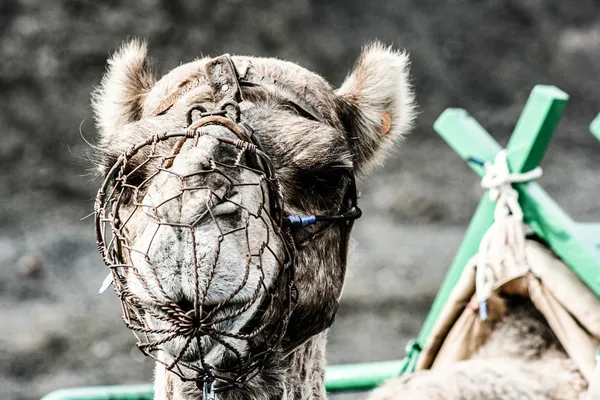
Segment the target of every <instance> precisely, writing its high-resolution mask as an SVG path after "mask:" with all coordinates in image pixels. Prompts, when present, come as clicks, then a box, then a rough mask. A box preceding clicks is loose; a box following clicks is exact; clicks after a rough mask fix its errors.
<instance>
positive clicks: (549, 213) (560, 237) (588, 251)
mask: <svg viewBox="0 0 600 400" xmlns="http://www.w3.org/2000/svg"><path fill="white" fill-rule="evenodd" d="M568 99H569V96H568V95H567V94H566V93H565V92H563V91H561V90H560V89H558V88H556V87H554V86H545V85H538V86H536V87H535V88H534V89H533V91H532V92H531V95H530V97H529V99H528V101H527V103H526V105H525V108H524V109H523V113H522V114H521V117H520V118H519V121H518V122H517V125H516V126H515V129H514V131H513V135H512V137H511V139H510V141H509V142H508V145H507V147H506V151H507V159H508V164H509V167H510V169H511V172H526V171H530V170H532V169H534V168H535V167H537V166H538V165H539V164H540V163H541V161H542V159H543V157H544V153H545V152H546V149H547V148H548V145H549V143H550V139H551V138H552V134H553V133H554V130H555V128H556V126H557V124H558V122H559V120H560V117H561V116H562V113H563V110H564V108H565V106H566V104H567V101H568ZM433 127H434V129H435V130H436V132H437V133H438V134H439V135H440V136H441V137H442V138H443V139H444V140H445V141H446V142H447V143H448V144H449V145H450V147H451V148H452V149H454V150H455V151H456V152H457V153H458V155H459V156H460V157H461V158H462V159H464V160H466V159H468V158H469V157H476V158H478V159H481V160H485V161H490V162H493V161H494V157H495V155H496V154H497V153H498V152H499V151H500V150H501V147H500V145H499V144H498V143H497V142H496V141H495V140H494V139H493V138H492V137H491V136H490V134H489V133H488V132H487V131H486V130H485V129H484V128H483V127H482V126H481V125H480V124H479V123H478V122H477V121H476V120H475V119H474V118H473V117H471V116H470V115H469V114H468V113H467V112H466V111H465V110H462V109H447V110H446V111H444V112H443V113H442V115H440V117H439V118H438V119H437V121H436V122H435V123H434V125H433ZM590 130H591V131H592V133H593V134H594V135H595V136H596V137H598V139H600V114H599V115H598V117H596V119H595V120H594V121H593V122H592V124H591V125H590ZM469 165H470V166H471V168H472V169H473V170H474V171H475V172H476V173H477V174H478V175H479V176H483V173H484V170H483V168H482V167H481V166H480V165H477V164H474V163H470V164H469ZM515 188H516V190H517V192H518V193H519V203H520V205H521V207H522V209H523V214H524V221H525V223H527V224H528V225H529V226H530V227H531V228H532V230H533V231H534V232H535V234H536V235H538V236H539V237H540V238H541V239H542V240H543V241H545V242H546V243H547V244H548V245H549V246H550V247H551V248H552V250H553V251H554V252H555V253H556V254H557V255H558V256H559V257H560V258H561V259H562V260H563V261H564V262H565V263H566V264H567V265H568V266H569V267H570V268H571V269H572V270H573V271H574V272H575V273H576V274H577V276H579V278H580V279H581V280H582V281H583V282H585V284H586V285H587V286H588V287H589V288H590V289H591V290H592V292H594V293H595V294H596V295H597V296H599V297H600V279H599V277H600V223H580V222H575V221H573V220H572V219H571V218H570V217H569V216H568V215H567V213H565V212H564V211H563V210H562V209H561V208H560V206H559V205H558V204H557V203H555V202H554V200H552V198H551V197H550V196H549V195H548V194H547V193H546V192H545V191H544V190H543V189H542V187H541V186H540V185H539V184H538V183H536V182H531V183H520V184H515ZM494 207H495V204H494V203H493V202H492V201H490V200H489V199H488V196H487V193H485V194H484V195H483V196H482V198H481V201H480V202H479V206H478V207H477V210H476V211H475V214H474V216H473V219H472V220H471V223H470V224H469V227H468V228H467V231H466V233H465V236H464V238H463V241H462V243H461V245H460V247H459V249H458V252H457V254H456V256H455V258H454V260H453V262H452V265H451V266H450V269H449V270H448V273H447V275H446V278H445V279H444V282H443V283H442V286H441V287H440V290H439V291H438V294H437V296H436V298H435V301H434V303H433V305H432V307H431V310H430V311H429V314H428V316H427V318H426V320H425V323H424V324H423V327H422V328H421V331H420V333H419V336H418V338H417V339H416V340H413V341H411V342H410V343H409V344H408V346H407V356H406V358H405V359H403V360H393V361H383V362H373V363H362V364H347V365H335V366H330V367H328V368H327V371H326V374H325V380H326V387H327V390H328V391H329V392H339V391H355V390H367V389H372V388H374V387H376V386H378V385H379V384H381V383H382V382H383V381H384V380H387V379H390V378H393V377H397V376H400V375H402V374H405V373H410V372H412V371H414V368H415V364H416V362H417V359H418V357H419V355H420V352H421V348H422V344H424V343H426V342H427V339H428V337H429V335H430V334H431V330H432V328H433V325H434V324H435V321H436V320H437V318H438V316H439V314H440V312H441V310H442V308H443V306H444V304H445V303H446V301H447V299H448V297H449V296H450V293H451V291H452V289H453V288H454V286H455V285H456V282H457V281H458V279H459V277H460V276H461V274H462V271H463V269H464V267H465V266H466V264H467V262H468V260H469V259H470V258H471V257H473V256H474V255H475V254H476V253H477V250H478V247H479V243H480V241H481V239H482V237H483V235H484V233H485V232H486V231H487V229H488V228H489V227H490V226H491V224H492V223H493V220H494V219H493V216H494ZM152 394H153V393H152V386H151V385H119V386H99V387H87V388H75V389H62V390H58V391H55V392H52V393H50V394H48V395H47V396H45V397H43V399H42V400H134V399H135V400H146V399H147V400H151V399H152Z"/></svg>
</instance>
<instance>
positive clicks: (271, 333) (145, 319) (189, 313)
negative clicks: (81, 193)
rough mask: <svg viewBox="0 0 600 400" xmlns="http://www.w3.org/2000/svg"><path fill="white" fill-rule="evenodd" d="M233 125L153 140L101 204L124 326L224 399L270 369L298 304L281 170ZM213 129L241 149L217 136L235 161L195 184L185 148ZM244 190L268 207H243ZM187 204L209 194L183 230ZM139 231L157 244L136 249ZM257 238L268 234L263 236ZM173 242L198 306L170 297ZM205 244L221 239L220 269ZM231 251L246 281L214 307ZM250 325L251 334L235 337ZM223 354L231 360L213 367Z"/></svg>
mask: <svg viewBox="0 0 600 400" xmlns="http://www.w3.org/2000/svg"><path fill="white" fill-rule="evenodd" d="M223 109H224V107H223ZM193 111H194V110H193V109H192V110H190V113H189V114H188V115H191V113H192V112H193ZM196 111H197V110H196ZM199 111H201V112H202V111H205V110H202V109H200V110H199ZM224 115H225V114H224V113H223V112H216V113H215V112H213V113H209V112H202V114H201V115H200V117H201V118H200V119H198V120H197V121H194V122H192V121H191V118H188V122H189V123H190V127H189V128H188V130H187V131H185V132H177V133H168V134H162V135H156V136H153V137H151V138H149V139H148V140H146V141H145V142H143V143H140V144H138V145H136V146H134V147H133V148H131V149H130V150H129V151H127V152H125V153H124V154H122V155H121V156H120V157H119V159H118V161H117V162H116V163H115V164H114V166H113V167H112V168H111V170H110V171H109V173H108V174H107V176H106V179H105V181H104V184H103V186H102V188H101V189H100V191H99V192H98V196H97V199H96V204H95V208H96V234H97V239H98V248H99V250H100V252H101V254H102V256H103V259H104V261H105V263H106V264H107V265H108V266H109V267H110V269H111V272H112V275H113V282H114V289H115V292H116V294H117V295H118V297H119V298H120V300H121V304H122V309H123V319H124V321H125V324H126V325H127V327H129V328H130V329H131V330H132V331H133V332H134V334H135V335H136V337H137V339H138V340H137V346H138V348H139V349H140V350H141V351H142V352H143V353H144V354H146V355H148V356H150V357H152V358H154V359H155V360H157V361H158V362H160V363H162V364H163V365H165V367H166V368H167V370H169V371H172V372H173V373H175V374H177V375H178V376H179V377H180V378H181V379H183V380H186V381H196V382H198V384H199V383H200V382H208V381H210V382H216V383H217V385H216V390H224V389H227V388H231V387H235V386H241V385H243V384H244V382H245V381H247V379H249V378H251V377H252V376H253V375H254V374H255V373H257V372H258V371H259V370H260V368H261V367H262V365H263V364H264V361H265V359H267V358H269V357H271V356H272V355H273V353H275V352H279V351H281V347H282V340H283V336H284V333H285V331H286V327H287V323H288V320H289V316H290V314H291V311H292V309H293V307H294V298H295V288H294V285H293V283H294V281H293V264H294V257H295V247H294V243H293V239H292V237H291V234H290V232H289V227H288V226H287V225H286V224H284V216H283V213H282V209H283V205H282V198H281V194H280V190H279V185H278V182H277V180H276V178H275V176H274V174H273V169H272V166H271V163H270V160H269V158H268V157H267V156H266V155H265V154H264V153H263V152H262V151H261V150H260V149H259V148H257V146H256V145H255V144H253V143H252V142H251V141H250V140H249V139H248V137H246V136H244V133H245V131H244V130H243V129H242V128H243V126H242V127H240V126H239V125H238V124H237V122H236V121H235V120H232V119H229V118H227V117H226V116H224ZM210 124H212V125H220V126H221V127H226V128H227V129H228V130H229V131H230V132H234V133H236V135H237V136H238V139H232V138H230V137H216V139H217V140H219V145H218V146H221V147H226V148H227V149H228V151H229V152H230V153H232V152H233V153H232V154H234V155H233V156H232V157H231V158H229V159H223V160H219V159H211V160H210V163H209V165H206V164H205V165H204V167H201V168H198V169H197V170H193V171H191V172H188V173H185V174H182V173H179V172H177V171H175V169H174V168H173V165H174V163H175V162H176V158H177V157H178V155H179V153H180V151H182V148H183V147H184V146H187V147H193V146H196V145H198V141H199V139H200V137H201V136H202V134H203V133H201V131H200V129H199V128H200V127H202V126H207V125H210ZM165 177H166V178H165ZM161 179H162V181H161ZM165 179H169V181H170V182H173V181H176V182H178V183H177V185H178V189H177V190H175V191H174V193H173V194H172V195H168V196H166V197H165V198H164V199H161V201H160V202H157V204H149V203H148V201H147V200H146V196H147V195H148V192H149V191H150V190H151V188H152V187H153V185H154V186H156V185H159V186H160V184H161V182H163V181H165ZM215 180H219V181H221V182H226V183H227V187H228V188H229V190H227V191H226V192H223V191H220V190H217V188H216V187H215V185H213V184H211V182H214V181H215ZM239 191H244V193H246V194H247V195H248V196H250V197H252V198H254V199H258V206H257V207H250V206H249V205H247V204H244V202H243V201H241V200H239V198H237V199H236V198H235V196H233V195H232V193H235V192H239ZM186 196H187V198H189V197H190V196H196V197H198V196H204V197H203V198H205V199H206V201H205V204H204V207H205V209H204V211H202V212H200V213H199V214H198V215H197V217H196V218H195V219H193V220H190V221H183V222H182V221H181V220H180V219H179V218H175V217H173V213H172V212H170V211H169V210H171V209H172V208H173V207H174V204H175V203H177V204H182V203H184V202H185V201H186ZM222 204H228V205H229V207H230V208H231V209H232V210H231V211H232V212H230V213H229V214H230V215H236V217H235V221H237V222H236V224H237V225H236V226H230V224H229V223H228V224H225V223H224V222H223V219H222V217H220V216H219V215H215V212H214V210H215V207H218V206H219V205H222ZM233 210H234V211H233ZM175 214H177V213H175ZM140 221H142V223H140ZM229 221H230V220H229ZM207 227H210V228H207ZM257 227H258V228H257ZM140 229H142V230H144V232H145V235H146V237H150V239H149V240H146V241H145V242H144V245H145V247H144V248H140V246H139V245H137V243H138V242H136V240H137V239H136V238H138V237H139V236H140V235H139V234H138V233H136V231H140ZM207 229H208V231H211V232H215V233H216V234H214V235H212V236H211V237H209V238H207V237H204V236H205V235H204V236H203V235H201V236H202V237H198V232H207ZM165 230H166V231H165ZM257 230H258V231H260V232H261V235H258V238H257V235H256V234H255V233H256V231H257ZM150 231H151V233H148V232H150ZM165 232H170V233H171V234H174V235H176V236H177V237H178V238H179V239H180V243H179V244H178V245H179V247H180V248H183V253H185V254H176V255H175V257H176V258H178V260H174V261H173V260H171V261H173V262H179V263H180V264H182V268H188V269H191V270H192V276H193V285H194V288H195V290H194V295H193V299H192V298H187V300H186V299H184V300H182V299H181V298H176V296H174V295H173V290H172V289H170V288H166V287H165V286H166V284H165V273H164V271H163V270H162V269H161V268H162V266H161V265H160V263H161V262H162V259H161V258H160V257H157V251H156V250H152V249H156V248H157V246H163V247H164V244H161V237H162V235H164V234H165ZM202 240H205V241H210V245H211V246H213V247H212V248H214V249H215V251H214V252H213V253H211V254H212V256H211V258H210V262H207V258H206V257H204V258H203V259H202V260H199V259H198V256H197V255H198V253H199V247H201V246H203V243H202ZM228 241H235V242H236V243H237V245H238V248H243V249H244V250H243V253H245V254H243V258H244V259H245V261H244V264H245V265H243V272H242V273H241V274H237V276H236V279H237V280H236V285H230V288H229V289H230V290H229V292H228V293H226V294H222V295H221V297H220V300H219V301H218V302H216V303H215V302H214V301H213V302H212V303H210V304H209V303H208V302H207V298H208V297H210V296H209V291H210V290H212V289H211V287H212V288H213V289H214V286H215V285H217V284H218V283H217V282H214V281H215V279H216V277H218V276H220V275H221V276H222V275H223V274H224V273H225V272H224V271H222V270H220V269H222V268H224V265H222V262H221V259H222V258H223V257H225V256H226V255H224V254H223V251H222V250H223V246H224V244H226V243H228ZM186 260H187V261H186ZM190 260H191V261H190ZM266 264H268V265H266ZM253 277H254V278H253ZM135 288H137V290H135ZM140 288H141V289H142V290H141V291H140ZM134 292H135V293H134ZM242 293H243V294H244V296H242ZM188 297H189V296H188ZM242 297H243V298H244V301H243V302H240V298H242ZM246 314H248V315H246ZM242 317H244V318H245V324H244V325H243V327H241V328H239V327H238V328H234V327H235V326H236V322H235V321H236V320H240V319H242ZM215 352H216V353H218V354H221V355H222V357H219V358H218V359H215V358H214V357H212V358H211V354H216V353H215Z"/></svg>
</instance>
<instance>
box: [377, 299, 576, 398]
mask: <svg viewBox="0 0 600 400" xmlns="http://www.w3.org/2000/svg"><path fill="white" fill-rule="evenodd" d="M586 387H587V384H586V382H585V380H584V379H583V377H582V376H581V374H580V373H579V372H578V371H577V368H576V366H575V364H574V363H573V362H572V361H571V360H570V359H569V358H568V356H567V355H566V353H565V352H564V350H563V349H562V347H561V346H560V344H559V342H558V339H557V338H556V336H555V335H554V333H553V332H552V330H551V329H550V328H549V327H548V325H547V323H546V321H545V320H544V318H543V316H542V315H541V314H540V313H539V312H538V311H537V310H536V309H535V307H534V306H533V305H532V304H531V303H530V302H526V303H523V302H520V303H517V304H516V305H515V306H514V308H513V309H512V310H511V312H510V313H509V314H507V315H506V316H505V317H504V318H503V319H502V320H501V321H499V322H498V324H497V325H496V326H495V329H494V332H493V334H492V336H490V338H489V339H488V341H487V342H486V343H485V344H484V345H483V347H482V348H481V349H480V350H479V352H478V353H477V354H476V355H475V356H474V357H473V358H472V359H469V360H466V361H462V362H458V363H456V364H453V365H447V366H444V367H440V368H436V369H432V370H426V371H419V372H416V373H414V374H411V375H408V376H405V377H402V378H398V379H394V380H391V381H389V382H387V383H386V384H384V385H383V386H382V387H380V388H379V389H377V390H375V391H374V392H373V393H372V394H371V396H370V397H369V399H370V400H392V399H406V400H425V399H436V400H459V399H460V400H576V399H579V398H580V397H579V396H580V395H581V394H582V393H583V392H584V391H585V390H586Z"/></svg>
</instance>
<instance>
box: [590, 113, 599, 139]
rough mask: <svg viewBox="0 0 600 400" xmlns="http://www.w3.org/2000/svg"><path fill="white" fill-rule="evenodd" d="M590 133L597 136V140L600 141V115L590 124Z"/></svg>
mask: <svg viewBox="0 0 600 400" xmlns="http://www.w3.org/2000/svg"><path fill="white" fill-rule="evenodd" d="M590 132H592V135H594V136H596V139H598V140H600V114H598V115H596V118H594V120H593V121H592V123H591V124H590Z"/></svg>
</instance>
